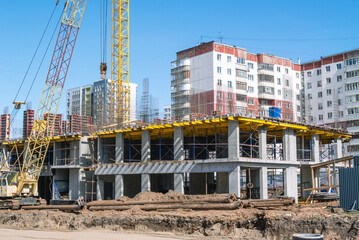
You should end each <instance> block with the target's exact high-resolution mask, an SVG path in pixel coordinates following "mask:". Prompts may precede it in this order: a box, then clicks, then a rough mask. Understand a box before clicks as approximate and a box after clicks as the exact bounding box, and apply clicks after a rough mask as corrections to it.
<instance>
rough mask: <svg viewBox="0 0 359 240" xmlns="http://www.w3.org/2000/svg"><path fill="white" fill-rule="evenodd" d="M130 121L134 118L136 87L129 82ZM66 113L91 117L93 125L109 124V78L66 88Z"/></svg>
mask: <svg viewBox="0 0 359 240" xmlns="http://www.w3.org/2000/svg"><path fill="white" fill-rule="evenodd" d="M129 87H130V117H129V119H130V121H135V120H136V108H137V107H136V102H137V87H138V85H137V84H135V83H130V84H129ZM67 115H68V116H69V115H78V116H86V117H92V119H93V124H94V125H109V124H110V121H111V118H110V117H109V116H111V79H104V80H102V79H101V80H98V81H96V82H94V83H93V84H91V85H86V86H83V87H78V88H73V89H69V90H67Z"/></svg>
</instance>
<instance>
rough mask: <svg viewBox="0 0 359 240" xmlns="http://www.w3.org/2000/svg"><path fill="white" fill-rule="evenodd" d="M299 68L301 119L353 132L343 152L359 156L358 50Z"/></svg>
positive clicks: (305, 64)
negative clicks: (301, 88) (301, 99)
mask: <svg viewBox="0 0 359 240" xmlns="http://www.w3.org/2000/svg"><path fill="white" fill-rule="evenodd" d="M301 68H302V78H303V84H304V94H303V100H304V106H305V107H304V108H303V112H302V116H305V118H304V120H305V121H306V122H307V123H313V124H318V125H327V126H330V127H335V128H340V129H346V130H348V131H349V132H351V133H353V134H354V137H353V139H352V141H351V143H350V144H347V145H346V146H344V152H345V153H346V154H359V50H352V51H348V52H343V53H339V54H335V55H331V56H326V57H321V59H320V60H317V61H313V62H308V63H304V64H302V66H301Z"/></svg>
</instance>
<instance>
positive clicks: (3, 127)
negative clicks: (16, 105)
mask: <svg viewBox="0 0 359 240" xmlns="http://www.w3.org/2000/svg"><path fill="white" fill-rule="evenodd" d="M10 123H11V114H2V115H1V116H0V140H9V139H10Z"/></svg>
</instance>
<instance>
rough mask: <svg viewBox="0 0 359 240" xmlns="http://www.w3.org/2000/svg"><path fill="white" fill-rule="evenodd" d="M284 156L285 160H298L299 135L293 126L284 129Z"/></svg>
mask: <svg viewBox="0 0 359 240" xmlns="http://www.w3.org/2000/svg"><path fill="white" fill-rule="evenodd" d="M283 158H284V160H285V161H289V162H296V161H297V135H296V131H295V130H294V129H291V128H286V129H284V130H283Z"/></svg>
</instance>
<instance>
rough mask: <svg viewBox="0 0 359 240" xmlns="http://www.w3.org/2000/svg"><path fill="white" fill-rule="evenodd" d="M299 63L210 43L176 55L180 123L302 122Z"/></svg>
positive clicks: (174, 96) (175, 111)
mask: <svg viewBox="0 0 359 240" xmlns="http://www.w3.org/2000/svg"><path fill="white" fill-rule="evenodd" d="M300 84H301V79H300V65H298V64H296V63H293V62H292V61H291V60H290V59H286V58H282V57H277V56H273V55H269V54H264V53H260V54H253V53H249V52H247V50H246V49H243V48H239V47H236V46H229V45H225V44H221V43H216V42H207V43H203V44H201V45H199V46H195V47H193V48H190V49H186V50H183V51H180V52H177V59H176V60H175V61H173V62H172V64H171V107H172V115H173V117H174V118H175V119H176V120H190V119H192V118H197V117H203V116H208V115H219V114H232V113H233V114H242V115H245V116H251V117H255V116H269V109H270V108H271V107H277V108H279V109H280V110H281V116H282V118H283V119H288V120H293V121H300V113H301V112H300Z"/></svg>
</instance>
